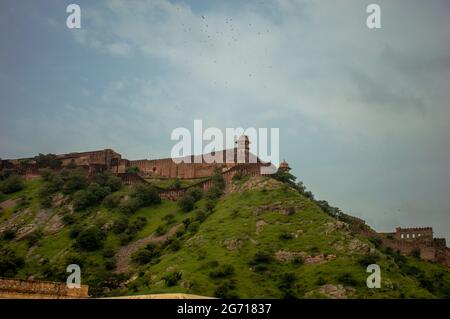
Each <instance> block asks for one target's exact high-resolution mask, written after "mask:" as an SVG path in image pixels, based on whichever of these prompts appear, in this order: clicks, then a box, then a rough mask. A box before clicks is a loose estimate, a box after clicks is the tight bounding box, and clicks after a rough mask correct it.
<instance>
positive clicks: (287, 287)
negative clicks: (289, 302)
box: [278, 272, 297, 299]
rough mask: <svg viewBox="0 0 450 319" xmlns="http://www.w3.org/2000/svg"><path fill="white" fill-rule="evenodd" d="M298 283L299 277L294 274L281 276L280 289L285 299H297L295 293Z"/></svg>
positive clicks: (289, 273)
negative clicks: (295, 285) (294, 289)
mask: <svg viewBox="0 0 450 319" xmlns="http://www.w3.org/2000/svg"><path fill="white" fill-rule="evenodd" d="M296 281H297V276H296V275H295V274H294V273H293V272H287V273H283V274H282V275H281V277H280V283H279V285H278V288H280V290H281V292H282V293H283V298H284V299H293V298H297V296H296V294H295V292H294V291H293V288H294V284H295V282H296Z"/></svg>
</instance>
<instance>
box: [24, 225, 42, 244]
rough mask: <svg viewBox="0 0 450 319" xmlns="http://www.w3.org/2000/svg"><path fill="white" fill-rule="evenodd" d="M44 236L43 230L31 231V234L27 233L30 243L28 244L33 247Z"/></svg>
mask: <svg viewBox="0 0 450 319" xmlns="http://www.w3.org/2000/svg"><path fill="white" fill-rule="evenodd" d="M42 236H43V233H42V231H41V230H39V229H38V230H35V231H33V232H32V233H30V234H29V235H27V237H26V240H27V243H28V246H29V247H31V246H33V245H34V244H36V243H37V242H38V241H39V240H40V239H41V238H42Z"/></svg>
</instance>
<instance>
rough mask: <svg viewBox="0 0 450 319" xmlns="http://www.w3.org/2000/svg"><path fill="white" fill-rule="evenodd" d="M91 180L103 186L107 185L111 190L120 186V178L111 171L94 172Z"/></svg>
mask: <svg viewBox="0 0 450 319" xmlns="http://www.w3.org/2000/svg"><path fill="white" fill-rule="evenodd" d="M92 181H93V182H95V183H97V184H98V185H100V186H103V187H109V189H110V190H111V192H115V191H118V190H119V189H120V188H121V187H122V180H121V179H120V178H119V177H117V176H115V175H113V174H111V173H99V174H95V175H94V177H93V178H92Z"/></svg>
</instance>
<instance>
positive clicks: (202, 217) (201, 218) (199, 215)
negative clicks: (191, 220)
mask: <svg viewBox="0 0 450 319" xmlns="http://www.w3.org/2000/svg"><path fill="white" fill-rule="evenodd" d="M205 219H206V214H205V213H204V212H202V211H199V212H197V214H195V220H196V221H198V222H200V223H201V222H203V221H204V220H205Z"/></svg>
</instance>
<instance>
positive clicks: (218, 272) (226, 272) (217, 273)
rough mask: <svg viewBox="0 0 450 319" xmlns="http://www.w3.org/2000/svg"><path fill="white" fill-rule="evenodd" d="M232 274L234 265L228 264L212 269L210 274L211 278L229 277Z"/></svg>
mask: <svg viewBox="0 0 450 319" xmlns="http://www.w3.org/2000/svg"><path fill="white" fill-rule="evenodd" d="M232 274H234V267H233V265H229V264H226V265H221V266H219V267H218V268H217V269H215V270H213V271H211V272H210V273H209V276H210V277H211V278H224V277H228V276H230V275H232Z"/></svg>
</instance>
